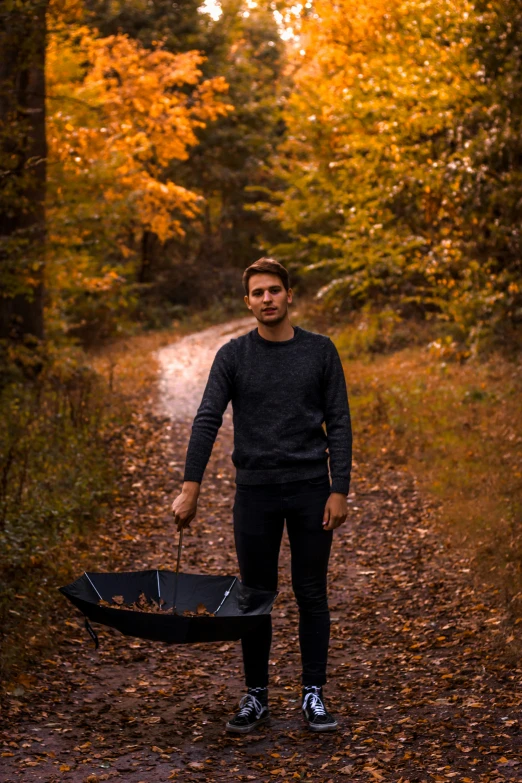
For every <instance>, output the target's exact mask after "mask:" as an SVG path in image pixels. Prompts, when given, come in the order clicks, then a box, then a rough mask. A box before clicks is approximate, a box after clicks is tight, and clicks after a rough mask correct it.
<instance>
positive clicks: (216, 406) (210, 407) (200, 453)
mask: <svg viewBox="0 0 522 783" xmlns="http://www.w3.org/2000/svg"><path fill="white" fill-rule="evenodd" d="M234 364H235V362H234V349H233V345H232V341H230V342H228V343H226V344H225V345H223V346H221V348H220V349H219V351H218V352H217V353H216V356H215V358H214V361H213V363H212V367H211V368H210V373H209V376H208V381H207V385H206V387H205V391H204V392H203V398H202V400H201V404H200V406H199V408H198V411H197V413H196V416H195V418H194V421H193V424H192V432H191V436H190V440H189V444H188V448H187V456H186V459H185V473H184V477H183V480H184V481H198V482H200V483H201V481H202V480H203V474H204V473H205V469H206V467H207V464H208V461H209V459H210V455H211V453H212V449H213V447H214V442H215V440H216V436H217V434H218V430H219V428H220V427H221V424H222V423H223V414H224V412H225V410H226V408H227V405H228V403H229V401H230V399H231V396H232V382H233V378H234V372H235V370H234Z"/></svg>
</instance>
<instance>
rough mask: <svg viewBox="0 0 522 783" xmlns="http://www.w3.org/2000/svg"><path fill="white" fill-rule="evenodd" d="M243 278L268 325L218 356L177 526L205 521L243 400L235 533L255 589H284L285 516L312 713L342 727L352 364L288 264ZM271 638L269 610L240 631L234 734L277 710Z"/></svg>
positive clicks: (308, 713)
mask: <svg viewBox="0 0 522 783" xmlns="http://www.w3.org/2000/svg"><path fill="white" fill-rule="evenodd" d="M243 284H244V287H245V292H246V294H245V303H246V305H247V307H248V309H249V310H251V311H252V313H253V314H254V316H255V317H256V319H257V321H258V326H257V328H256V329H253V330H252V331H250V332H248V333H247V334H245V335H242V336H241V337H237V338H235V339H232V340H230V341H229V342H228V343H226V344H225V345H223V346H222V347H221V348H220V349H219V351H218V352H217V354H216V357H215V359H214V362H213V365H212V368H211V370H210V375H209V378H208V382H207V386H206V388H205V392H204V394H203V399H202V401H201V405H200V406H199V409H198V412H197V414H196V416H195V418H194V423H193V426H192V434H191V437H190V442H189V445H188V450H187V457H186V463H185V474H184V483H183V488H182V491H181V494H180V495H179V496H178V497H177V498H176V499H175V501H174V503H173V504H172V511H173V513H174V519H175V522H176V524H177V525H178V527H186V526H188V525H189V524H190V522H191V521H192V519H193V518H194V516H195V514H196V511H197V502H198V495H199V491H200V485H201V481H202V478H203V474H204V471H205V468H206V466H207V463H208V460H209V458H210V454H211V452H212V448H213V445H214V441H215V439H216V435H217V432H218V430H219V427H220V426H221V423H222V421H223V413H224V411H225V409H226V407H227V404H228V402H229V400H232V407H233V421H234V452H233V454H232V461H233V463H234V465H235V467H236V495H235V503H234V513H233V516H234V537H235V544H236V551H237V556H238V561H239V569H240V573H241V579H242V581H243V583H244V584H245V585H247V586H249V587H254V588H259V589H262V590H272V591H275V590H276V589H277V570H278V559H279V549H280V545H281V539H282V534H283V527H284V523H285V520H286V525H287V530H288V537H289V540H290V549H291V559H292V586H293V590H294V593H295V596H296V599H297V603H298V607H299V642H300V647H301V658H302V665H303V673H302V685H303V700H302V710H303V716H304V718H305V721H306V722H307V724H308V726H309V727H310V729H312V730H313V731H333V730H335V729H336V728H337V722H336V720H335V719H334V718H333V717H332V716H331V715H330V714H329V713H328V712H327V710H326V708H325V705H324V700H323V695H322V686H323V685H324V684H325V682H326V663H327V657H328V642H329V636H330V615H329V611H328V601H327V570H328V559H329V555H330V547H331V543H332V536H333V533H332V531H333V530H334V529H335V528H336V527H339V525H342V524H343V522H345V520H346V516H347V503H346V496H347V494H348V491H349V486H350V471H351V460H352V431H351V423H350V412H349V407H348V397H347V392H346V383H345V379H344V373H343V369H342V365H341V361H340V359H339V355H338V353H337V349H336V348H335V346H334V344H333V342H332V341H331V340H330V338H329V337H326V336H324V335H321V334H316V333H314V332H309V331H306V330H305V329H301V328H300V327H298V326H295V327H294V326H292V324H291V323H290V320H289V317H288V305H289V304H290V303H291V302H292V289H291V288H290V287H289V281H288V273H287V271H286V269H285V268H284V267H283V266H282V265H281V264H280V263H279V262H277V261H274V260H272V259H269V258H261V259H259V260H258V261H256V262H255V263H254V264H252V265H251V266H249V267H248V268H247V269H246V270H245V272H244V274H243ZM323 423H325V424H326V434H325V431H324V429H323V427H322V425H323ZM327 448H328V453H327V451H326V449H327ZM328 456H329V459H330V474H331V483H330V479H329V475H328ZM271 639H272V625H271V618H270V617H267V618H266V622H265V623H261V624H260V625H259V626H258V627H257V628H256V629H255V631H253V632H252V633H251V634H249V635H247V636H245V637H243V639H242V640H241V641H242V648H243V661H244V667H245V679H246V687H247V693H246V695H245V696H244V697H243V698H242V699H241V702H240V709H239V712H238V713H237V715H236V716H235V717H234V718H232V719H231V720H230V721H229V722H228V723H227V726H226V727H227V730H228V731H231V732H237V733H247V732H249V731H251V730H252V729H253V728H255V727H256V726H258V725H259V724H260V723H263V722H265V721H266V720H267V719H268V715H269V712H268V659H269V655H270V644H271Z"/></svg>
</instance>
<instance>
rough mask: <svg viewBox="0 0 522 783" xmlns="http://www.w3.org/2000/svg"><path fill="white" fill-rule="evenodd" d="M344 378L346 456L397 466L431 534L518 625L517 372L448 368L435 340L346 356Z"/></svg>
mask: <svg viewBox="0 0 522 783" xmlns="http://www.w3.org/2000/svg"><path fill="white" fill-rule="evenodd" d="M334 339H335V340H336V343H337V345H338V348H339V352H340V355H341V357H342V359H343V363H344V366H345V371H346V378H347V384H348V388H349V393H350V397H351V409H352V415H353V421H354V451H355V453H359V454H360V453H365V454H366V455H367V456H370V455H372V454H374V455H379V456H380V457H381V458H382V457H386V458H387V459H388V460H389V463H390V465H393V466H401V465H402V466H404V468H405V469H407V470H411V471H412V472H413V473H414V475H415V476H416V478H417V480H418V482H419V487H420V488H421V490H422V491H424V492H427V493H429V494H430V495H431V497H433V498H434V499H436V501H437V502H438V507H439V513H438V523H439V525H440V532H441V535H443V536H446V535H449V536H450V538H451V540H452V542H453V545H454V546H456V547H463V548H465V551H466V552H467V553H468V554H470V555H471V556H472V561H473V566H472V568H474V569H476V571H477V574H478V575H479V577H480V578H481V579H486V580H487V581H489V582H491V583H493V584H494V585H495V586H496V588H497V590H498V593H499V598H500V601H501V602H502V603H503V604H504V606H505V609H506V610H507V612H508V614H509V615H511V617H512V619H513V620H514V621H515V622H516V621H517V619H518V621H519V622H520V621H522V372H521V370H522V366H521V364H522V363H521V361H520V359H519V360H518V361H506V360H505V359H503V358H501V357H499V356H492V357H490V358H489V359H487V360H484V361H478V360H468V361H467V362H465V363H461V362H460V361H452V360H451V357H448V356H445V355H444V351H443V350H442V351H441V342H440V341H432V343H431V345H430V344H429V343H428V344H425V345H424V346H414V347H406V348H403V349H402V350H398V351H395V352H393V353H389V354H386V355H382V354H381V355H379V354H368V353H366V354H363V355H362V356H361V357H360V358H358V359H354V358H353V351H352V340H351V337H350V335H347V333H346V332H344V333H343V332H340V333H339V332H338V333H337V336H336V337H335V338H334Z"/></svg>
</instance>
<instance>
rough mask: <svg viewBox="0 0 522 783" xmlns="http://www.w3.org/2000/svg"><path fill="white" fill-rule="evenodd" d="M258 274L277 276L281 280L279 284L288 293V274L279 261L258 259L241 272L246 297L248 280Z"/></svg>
mask: <svg viewBox="0 0 522 783" xmlns="http://www.w3.org/2000/svg"><path fill="white" fill-rule="evenodd" d="M259 274H269V275H277V276H278V277H280V278H281V282H282V284H283V286H284V287H285V290H286V291H288V289H289V288H290V281H289V278H288V272H287V271H286V269H285V268H284V266H283V264H280V263H279V261H276V260H275V258H258V259H257V261H254V263H253V264H250V266H247V268H246V269H245V271H244V272H243V287H244V289H245V293H246V295H247V296H248V284H249V281H250V278H251V277H252V275H259Z"/></svg>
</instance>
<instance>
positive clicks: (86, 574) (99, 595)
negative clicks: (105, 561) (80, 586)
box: [83, 571, 103, 601]
mask: <svg viewBox="0 0 522 783" xmlns="http://www.w3.org/2000/svg"><path fill="white" fill-rule="evenodd" d="M83 573H84V574H85V576H86V577H87V579H88V580H89V582H90V583H91V585H92V587H93V588H94V589H95V590H96V592H97V594H98V598H100V599H101V600H102V601H103V598H102V596H101V594H100V591H99V590H98V589H97V587H96V585H95V584H94V582H93V581H92V579H91V577H90V576H89V574H88V573H87V571H84V572H83Z"/></svg>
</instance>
